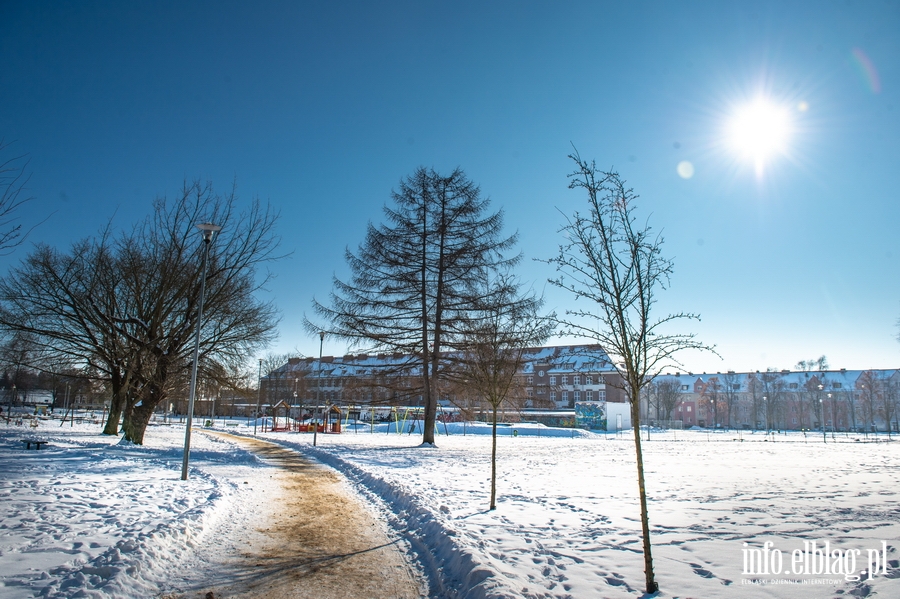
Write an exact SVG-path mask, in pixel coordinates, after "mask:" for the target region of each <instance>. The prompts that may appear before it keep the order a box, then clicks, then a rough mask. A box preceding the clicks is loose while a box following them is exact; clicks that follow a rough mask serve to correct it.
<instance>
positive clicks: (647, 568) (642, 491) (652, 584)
mask: <svg viewBox="0 0 900 599" xmlns="http://www.w3.org/2000/svg"><path fill="white" fill-rule="evenodd" d="M631 396H632V397H640V390H639V389H632V394H631ZM631 427H632V429H633V431H634V452H635V457H636V459H637V474H638V492H639V495H640V501H641V532H642V534H643V544H644V577H645V580H646V583H647V587H646V590H647V592H648V593H655V592H656V591H658V590H659V585H657V584H656V579H655V577H654V575H653V555H652V554H651V552H650V515H649V514H648V513H647V490H646V488H645V487H644V456H643V453H642V451H641V407H640V403H639V402H637V401H632V402H631Z"/></svg>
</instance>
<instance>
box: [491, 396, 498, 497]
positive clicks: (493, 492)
mask: <svg viewBox="0 0 900 599" xmlns="http://www.w3.org/2000/svg"><path fill="white" fill-rule="evenodd" d="M491 509H492V510H495V509H497V406H494V410H493V427H492V429H491Z"/></svg>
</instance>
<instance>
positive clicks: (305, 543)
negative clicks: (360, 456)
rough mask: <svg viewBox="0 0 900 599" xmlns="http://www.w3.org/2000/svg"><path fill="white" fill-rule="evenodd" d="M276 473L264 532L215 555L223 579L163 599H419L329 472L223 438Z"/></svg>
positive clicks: (377, 528)
mask: <svg viewBox="0 0 900 599" xmlns="http://www.w3.org/2000/svg"><path fill="white" fill-rule="evenodd" d="M228 438H229V439H231V440H233V441H235V442H237V443H238V444H240V445H241V446H243V447H245V448H247V449H249V450H251V451H253V452H254V453H256V454H257V455H259V456H260V457H261V458H262V459H263V460H265V461H266V462H269V463H270V464H273V465H276V466H278V469H277V470H274V472H275V474H274V475H273V484H277V485H280V487H281V489H280V490H281V492H280V493H275V497H277V500H273V498H272V496H271V495H270V496H269V497H267V498H266V501H261V502H260V503H259V508H260V509H262V510H264V511H265V512H266V517H265V519H263V520H260V521H261V522H266V526H265V527H264V528H262V529H259V530H256V531H250V532H248V533H247V535H246V536H245V538H242V539H241V540H240V542H239V543H238V544H237V545H236V546H234V547H233V549H232V551H227V552H226V553H228V554H227V555H222V556H221V563H220V564H219V566H220V567H219V568H218V569H219V570H220V571H222V572H223V573H227V574H226V575H223V579H222V580H218V581H215V580H209V581H207V583H206V584H204V585H203V586H202V587H201V588H195V589H193V590H191V591H190V592H189V593H187V594H174V595H173V594H170V595H166V596H165V597H164V599H188V598H190V599H195V598H202V599H230V598H236V597H241V598H250V599H270V598H271V599H274V598H276V597H277V598H279V599H293V598H307V597H308V598H316V599H343V598H348V599H349V598H351V597H352V598H353V599H359V598H360V597H367V598H369V597H371V598H377V599H394V598H396V599H419V598H421V597H423V596H425V595H424V594H423V592H422V587H421V586H420V584H419V583H418V582H417V580H416V579H415V575H414V574H413V572H412V569H411V568H410V567H409V565H408V564H407V562H406V560H405V556H404V555H403V553H402V552H401V551H400V549H399V548H398V547H397V546H396V543H395V542H392V541H391V540H390V539H389V538H388V536H387V534H386V533H385V531H384V530H383V527H382V526H381V525H379V523H378V522H376V521H375V519H374V518H373V516H372V515H371V513H370V512H369V511H368V510H367V509H366V508H365V507H364V506H363V505H362V504H361V503H360V501H359V500H358V499H356V498H354V497H351V496H350V495H349V494H348V493H347V491H346V489H345V488H344V486H343V484H342V482H341V479H340V477H339V475H338V474H336V473H335V472H334V471H333V470H331V469H329V468H327V467H324V466H321V465H319V464H315V463H313V462H310V461H308V460H306V459H304V458H303V457H302V456H300V455H299V454H297V453H296V452H294V451H290V450H288V449H285V448H283V447H280V446H278V445H275V444H272V443H266V442H264V441H258V440H256V439H248V438H246V437H233V436H230V435H229V436H228Z"/></svg>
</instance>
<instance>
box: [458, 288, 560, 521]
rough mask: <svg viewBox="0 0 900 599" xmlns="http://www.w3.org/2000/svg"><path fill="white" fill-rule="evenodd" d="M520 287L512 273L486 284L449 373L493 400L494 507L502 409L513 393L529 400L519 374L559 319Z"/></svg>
mask: <svg viewBox="0 0 900 599" xmlns="http://www.w3.org/2000/svg"><path fill="white" fill-rule="evenodd" d="M519 289H520V285H519V283H518V282H516V281H515V280H514V279H513V278H512V277H511V276H509V275H503V276H499V277H497V278H496V279H494V280H491V281H490V282H488V283H486V284H485V286H484V288H483V290H482V292H481V294H480V298H479V300H478V304H477V311H475V313H473V314H472V315H471V319H470V320H469V321H467V322H466V323H464V324H463V326H462V329H461V333H462V337H461V339H460V344H461V348H460V350H459V351H458V352H454V354H453V358H452V359H453V361H454V362H455V364H454V368H453V369H452V370H451V373H450V374H449V375H448V378H449V380H451V381H454V382H458V383H460V385H461V386H462V387H463V388H464V389H465V390H466V391H468V392H470V393H472V394H474V395H476V396H477V397H479V398H480V399H483V400H484V402H485V403H487V405H488V406H490V410H491V423H492V424H491V503H490V509H492V510H494V509H496V508H497V412H498V411H499V410H500V408H501V406H503V405H504V404H505V403H506V402H508V401H510V400H512V399H519V400H522V401H524V399H525V386H524V385H522V384H521V383H522V381H521V380H520V377H519V375H520V374H521V371H522V366H523V365H524V364H525V362H526V360H527V354H526V350H527V348H528V347H531V346H535V345H540V344H541V343H543V342H544V341H545V340H546V339H547V338H548V337H549V336H550V334H551V333H552V331H553V323H552V322H551V321H550V320H548V319H547V318H545V317H542V316H541V315H540V314H539V311H540V308H541V306H542V304H543V300H540V299H538V298H537V297H535V296H534V295H522V294H521V293H520V291H519ZM517 383H518V384H517Z"/></svg>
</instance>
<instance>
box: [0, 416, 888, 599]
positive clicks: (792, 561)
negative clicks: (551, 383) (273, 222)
mask: <svg viewBox="0 0 900 599" xmlns="http://www.w3.org/2000/svg"><path fill="white" fill-rule="evenodd" d="M235 428H237V429H240V430H241V432H247V428H246V427H229V430H235ZM487 428H488V427H483V428H482V427H473V425H472V424H469V425H466V426H465V432H466V434H465V435H463V434H462V432H463V425H452V426H451V427H450V429H449V432H450V433H451V435H449V436H446V435H445V434H444V432H445V431H444V429H443V426H442V427H441V435H440V437H439V438H438V440H437V441H438V448H426V447H418V443H419V440H420V436H418V435H415V434H414V435H407V434H405V433H404V434H397V433H396V432H392V433H386V432H385V429H384V428H381V429H380V430H378V429H376V432H375V433H374V434H372V433H370V432H369V430H370V429H369V428H368V427H359V428H358V429H357V431H358V432H345V433H343V434H340V435H321V434H320V435H318V446H317V447H315V448H314V447H312V435H310V434H296V433H260V435H259V436H260V437H263V438H266V439H270V440H272V441H275V442H278V443H282V444H284V445H288V446H291V447H295V448H296V449H297V450H298V451H300V452H302V453H303V454H305V455H308V456H311V457H314V458H316V459H319V460H321V461H322V462H325V463H326V464H329V465H331V466H333V467H334V468H336V469H337V470H339V471H341V472H342V473H344V474H345V475H346V476H347V477H348V478H349V479H350V481H351V482H352V483H353V484H354V485H355V486H356V488H357V489H358V490H359V491H360V492H361V493H362V494H363V495H364V496H365V497H368V498H369V499H370V501H371V502H372V504H373V506H375V508H376V509H379V510H381V511H382V512H383V513H384V514H385V517H386V518H387V519H388V520H389V523H390V525H391V526H392V528H394V530H395V531H396V532H397V534H398V535H399V536H401V537H403V538H404V539H405V540H406V541H407V542H408V544H409V546H410V548H411V552H412V554H413V555H414V557H415V558H416V559H418V560H419V561H420V563H421V564H422V567H423V569H424V570H425V571H426V573H428V574H429V575H430V578H431V580H430V584H431V588H432V591H433V593H432V594H433V595H434V596H449V597H471V598H481V597H533V598H538V597H541V598H544V597H546V598H551V597H552V598H565V597H573V598H577V599H581V598H588V597H602V598H607V597H608V598H615V597H639V596H641V595H642V589H643V586H644V585H643V580H644V573H643V559H642V555H641V546H640V536H639V532H640V521H639V512H638V506H637V483H636V479H635V469H634V446H633V443H632V441H631V437H630V435H627V434H623V435H618V436H617V435H593V434H589V433H583V432H578V431H576V432H575V433H574V436H573V431H571V430H567V429H566V430H559V429H557V430H553V429H547V428H546V427H539V426H534V425H530V426H528V425H526V426H522V425H519V426H514V427H504V428H503V432H504V433H505V434H504V435H503V436H502V437H501V438H500V439H499V458H498V461H499V463H498V468H499V479H498V493H499V498H498V509H497V510H496V511H493V512H490V511H487V506H488V499H489V498H488V492H489V475H490V461H489V456H490V437H489V436H488V435H484V434H472V433H474V432H478V433H482V432H487V431H486V429H487ZM39 430H40V433H41V434H42V435H43V436H46V437H47V438H48V440H50V442H51V445H50V446H48V447H46V448H44V449H41V450H40V451H34V450H32V451H26V450H25V449H24V448H23V447H22V445H21V443H20V442H19V441H18V439H20V438H22V437H24V436H30V435H26V434H25V433H26V431H24V430H22V429H21V428H19V429H16V428H15V427H10V428H5V427H2V426H0V459H2V461H0V464H2V466H0V469H2V481H0V497H2V500H3V506H4V508H3V516H2V520H0V531H2V536H0V580H2V582H3V584H4V586H3V587H2V588H0V596H2V597H15V598H18V597H30V596H33V595H37V596H49V597H56V596H59V597H63V596H78V593H79V592H81V593H82V594H81V595H80V596H106V595H115V596H121V597H128V596H134V597H138V596H143V597H146V596H152V595H153V594H154V592H155V593H159V592H160V591H162V590H169V589H171V588H172V584H174V583H173V582H172V581H171V578H172V576H171V575H172V572H173V571H178V569H179V568H184V567H185V564H194V565H196V560H194V558H193V557H192V554H193V552H194V551H195V550H196V548H197V547H198V546H202V544H203V538H204V535H210V534H216V535H217V536H221V535H237V534H240V527H241V522H244V523H251V522H252V514H251V512H252V508H251V504H252V503H253V502H252V499H253V498H256V497H258V495H259V493H260V492H264V490H265V479H266V478H267V475H266V474H265V472H264V467H263V466H261V464H260V463H259V462H258V461H256V460H255V459H254V458H252V457H251V456H249V455H248V454H247V453H245V452H243V451H241V450H238V449H236V448H235V447H234V446H233V445H231V444H230V443H227V442H222V441H218V440H212V439H209V438H208V437H206V436H204V435H199V434H197V435H194V437H193V439H194V440H193V448H194V451H193V452H192V461H191V463H192V470H191V478H190V480H189V481H188V482H187V483H184V482H182V481H180V480H179V475H180V464H181V452H180V445H181V442H182V440H183V428H179V427H177V426H172V427H163V426H158V427H153V428H152V429H150V430H149V431H148V433H147V437H146V439H145V440H146V443H147V445H145V446H144V447H135V446H127V445H121V444H117V443H116V440H115V439H112V440H110V439H106V438H103V437H101V436H99V435H96V434H95V433H96V431H97V429H96V428H92V429H90V430H88V429H79V428H78V427H76V428H75V429H74V430H72V429H69V428H68V425H67V426H66V427H64V428H59V426H58V423H45V424H44V425H43V426H41V427H40V429H39ZM250 430H251V431H252V427H251V428H250ZM404 430H405V429H404ZM538 431H540V436H538V435H537V433H538ZM28 432H29V433H30V431H28ZM553 435H559V436H553ZM742 438H743V439H744V440H743V441H740V440H739V437H738V435H737V434H736V433H728V432H725V433H718V434H707V433H705V432H695V431H687V432H681V431H679V432H677V433H672V432H669V433H665V434H662V433H660V434H652V435H651V440H650V441H649V442H645V443H644V451H645V466H646V475H647V491H648V494H649V497H650V518H651V527H652V531H651V534H652V539H653V551H654V564H655V571H656V576H657V580H658V582H659V584H660V587H661V592H660V594H659V596H660V597H681V598H687V597H696V598H711V597H741V598H743V597H779V598H780V597H784V598H794V597H833V596H841V595H845V596H858V597H861V596H870V597H875V596H880V597H897V596H900V563H898V559H900V553H898V549H900V494H898V492H900V442H892V443H883V442H882V443H872V442H862V441H859V442H857V441H854V437H844V436H842V435H838V437H837V439H834V440H832V439H831V438H830V436H829V438H828V443H824V444H823V443H822V438H821V436H815V435H810V436H809V437H808V438H807V437H804V436H803V435H800V434H796V435H788V436H785V435H776V436H775V441H774V442H773V441H764V440H763V439H764V438H766V437H765V436H764V435H763V434H746V433H745V434H743V435H742ZM882 440H884V439H882ZM833 441H838V442H833ZM245 480H246V481H249V482H250V484H248V485H243V484H241V481H245ZM248 525H249V524H248ZM813 543H815V545H813ZM825 543H828V545H827V550H828V553H829V560H828V570H827V571H826V570H823V569H822V567H821V563H822V559H821V553H822V551H823V547H825ZM885 558H886V559H885ZM876 559H877V563H875V561H876ZM761 560H762V561H765V563H766V566H767V568H766V569H764V568H763V567H762V565H761V564H760V561H761ZM750 561H752V562H753V563H750ZM870 561H871V562H872V563H871V566H877V571H875V572H873V573H872V574H871V577H870V575H869V573H868V570H869V569H874V568H871V567H870ZM885 562H886V564H885ZM775 570H777V571H778V572H777V573H774V571H775ZM862 570H866V571H867V572H866V573H865V574H863V573H862V572H861V571H862ZM857 577H858V578H859V579H858V580H856V578H857ZM94 589H98V590H94Z"/></svg>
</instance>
